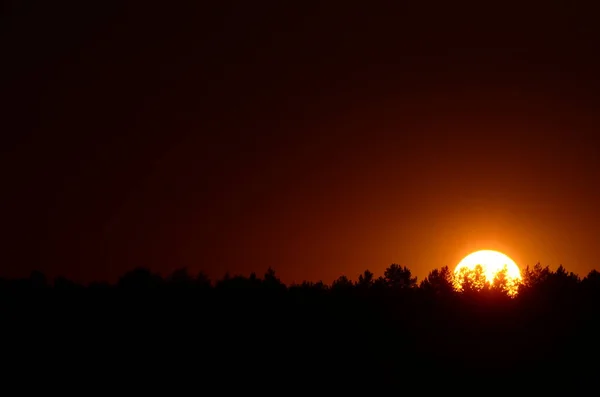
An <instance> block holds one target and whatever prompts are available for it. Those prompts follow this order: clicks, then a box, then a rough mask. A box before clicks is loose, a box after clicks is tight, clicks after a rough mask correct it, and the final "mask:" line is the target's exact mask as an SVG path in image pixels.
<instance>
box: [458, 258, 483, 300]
mask: <svg viewBox="0 0 600 397" xmlns="http://www.w3.org/2000/svg"><path fill="white" fill-rule="evenodd" d="M455 286H456V287H457V290H458V291H460V292H462V293H463V294H465V295H471V294H474V293H480V292H485V291H486V290H487V289H488V288H489V282H488V280H487V279H486V277H485V272H484V270H483V267H482V266H481V265H477V266H475V268H474V269H469V268H466V267H463V268H462V269H460V270H459V271H458V274H457V275H456V277H455Z"/></svg>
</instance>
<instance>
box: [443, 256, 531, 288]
mask: <svg viewBox="0 0 600 397" xmlns="http://www.w3.org/2000/svg"><path fill="white" fill-rule="evenodd" d="M477 266H481V270H482V273H483V276H484V278H485V280H483V281H484V282H487V283H490V284H492V283H493V282H494V278H496V276H497V275H498V274H499V273H500V272H501V271H502V270H504V269H506V275H505V276H506V282H507V288H508V290H509V293H510V294H511V295H514V294H515V293H516V284H517V283H518V282H519V281H520V280H521V271H520V269H519V266H517V264H516V263H515V262H514V261H513V260H512V259H510V258H509V257H508V256H507V255H505V254H503V253H501V252H498V251H492V250H482V251H477V252H473V253H471V254H469V255H467V256H466V257H464V258H463V260H461V261H460V263H459V264H458V265H457V266H456V268H455V269H454V275H455V277H456V278H457V281H458V282H460V278H461V277H462V276H463V275H464V274H465V272H466V271H468V272H474V271H475V270H476V268H477Z"/></svg>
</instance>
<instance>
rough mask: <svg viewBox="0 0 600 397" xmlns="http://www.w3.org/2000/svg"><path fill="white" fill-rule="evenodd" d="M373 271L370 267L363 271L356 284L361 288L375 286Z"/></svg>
mask: <svg viewBox="0 0 600 397" xmlns="http://www.w3.org/2000/svg"><path fill="white" fill-rule="evenodd" d="M373 276H374V275H373V272H371V271H369V270H368V269H367V270H365V271H364V272H363V274H361V275H359V276H358V282H357V283H356V286H357V287H358V288H361V289H368V288H370V287H371V286H373V282H374V281H373Z"/></svg>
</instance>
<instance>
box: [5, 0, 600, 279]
mask: <svg viewBox="0 0 600 397" xmlns="http://www.w3.org/2000/svg"><path fill="white" fill-rule="evenodd" d="M94 3H97V4H94ZM109 3H110V2H100V1H98V2H94V1H88V2H81V1H55V2H42V1H37V2H34V1H29V2H19V1H12V2H10V1H9V2H5V4H8V5H7V6H6V8H5V9H4V10H3V13H2V21H1V26H2V28H1V29H2V30H1V42H0V44H1V46H2V66H1V67H2V77H1V78H2V81H1V82H0V83H1V87H3V88H2V90H1V94H0V96H1V100H2V118H1V119H2V131H3V134H2V135H3V138H2V139H3V142H2V146H1V157H0V178H1V180H2V191H1V198H0V233H1V234H0V237H1V238H2V240H1V241H2V243H1V244H2V250H1V251H0V255H2V257H1V258H0V263H1V265H0V266H1V271H0V274H2V275H4V276H16V275H26V274H28V273H29V272H30V271H31V270H32V269H40V270H42V271H44V272H46V273H48V274H49V275H50V276H56V275H59V274H62V275H65V276H67V277H70V278H74V279H76V280H82V281H88V280H92V279H108V280H114V279H115V278H116V277H117V276H118V275H120V274H122V273H123V272H124V271H126V270H128V269H130V268H132V267H134V266H140V265H143V266H149V267H151V268H152V269H153V270H156V271H158V272H161V273H162V274H167V273H168V272H170V271H171V270H173V269H175V268H177V267H181V266H188V267H189V268H190V269H191V270H192V271H194V272H196V271H199V270H204V271H206V272H207V273H208V274H209V275H211V276H212V277H220V276H222V275H223V274H224V272H225V271H226V270H228V271H230V272H231V273H242V274H248V273H249V272H250V271H257V272H260V273H262V272H263V271H264V270H265V269H266V268H267V267H268V266H273V267H274V268H275V269H276V270H277V272H278V273H279V274H280V276H281V277H282V279H283V280H284V281H285V282H292V281H301V280H303V279H309V280H318V279H323V280H324V281H327V282H330V281H331V280H332V279H334V278H335V277H337V276H339V275H340V274H346V275H348V276H350V277H352V278H355V277H356V276H357V275H358V274H359V273H360V272H361V271H362V270H364V269H366V268H369V269H371V270H373V271H375V273H376V274H379V273H381V272H382V271H383V269H384V268H385V267H386V266H388V265H389V264H391V263H399V264H402V265H406V266H408V267H410V268H411V269H413V271H414V272H415V273H416V274H417V275H418V276H419V278H420V279H421V278H422V277H423V276H425V275H426V274H427V272H428V271H429V270H431V269H433V268H435V267H439V266H443V265H451V266H454V265H455V264H456V263H457V262H458V261H459V260H460V259H461V258H462V257H463V256H465V255H466V254H468V253H469V252H471V251H473V250H476V249H482V248H491V249H499V250H501V251H503V252H505V253H507V254H508V255H509V256H511V257H512V258H513V259H515V260H516V261H517V263H518V264H520V265H526V264H531V265H533V264H534V263H535V262H537V261H541V262H542V263H543V264H548V265H551V266H552V267H556V266H557V265H558V264H564V265H565V266H566V267H567V268H568V269H570V270H572V271H575V272H577V273H579V274H581V275H585V274H586V273H587V272H588V271H589V270H591V269H592V268H594V267H597V266H596V261H597V257H598V254H597V250H596V247H597V246H598V243H597V241H598V235H599V233H600V222H599V221H600V209H599V208H598V204H597V203H598V202H599V199H600V188H599V187H598V180H599V175H598V171H599V166H600V164H599V160H598V154H599V147H600V146H599V143H598V142H599V141H600V139H599V138H598V137H597V136H598V127H599V125H600V123H599V121H600V120H599V114H598V105H599V104H600V101H599V93H600V81H599V79H598V76H599V74H598V71H599V70H600V58H599V57H598V51H597V48H598V44H600V42H599V40H598V39H599V37H600V36H599V32H600V31H599V28H598V27H597V21H596V17H595V16H596V15H597V14H595V13H594V12H593V10H590V9H587V10H586V9H585V8H582V7H580V6H575V5H574V3H572V2H571V3H569V4H568V5H565V6H558V5H554V4H548V3H549V2H541V1H540V2H536V3H532V2H529V3H526V2H518V4H517V5H515V6H512V5H510V3H509V2H500V3H498V4H497V5H496V6H492V5H490V4H489V3H488V2H485V4H483V5H482V4H481V3H482V2H472V4H467V3H464V4H459V3H457V2H447V1H437V2H430V3H428V4H425V2H401V3H402V5H397V4H395V3H399V2H391V1H390V2H386V3H378V4H377V2H357V5H354V4H352V3H351V2H347V1H344V2H342V1H336V2H328V5H326V6H324V5H322V4H318V2H314V3H313V2H306V1H303V2H297V3H295V5H293V3H294V2H282V1H272V2H268V3H267V2H218V4H219V5H218V6H217V5H214V6H207V5H206V4H207V2H198V1H194V2H192V1H190V2H186V3H183V2H181V3H180V2H176V1H174V2H163V3H161V4H156V5H154V4H152V3H151V2H145V1H144V2H143V1H122V2H115V3H119V4H120V5H111V4H109ZM550 3H553V2H550Z"/></svg>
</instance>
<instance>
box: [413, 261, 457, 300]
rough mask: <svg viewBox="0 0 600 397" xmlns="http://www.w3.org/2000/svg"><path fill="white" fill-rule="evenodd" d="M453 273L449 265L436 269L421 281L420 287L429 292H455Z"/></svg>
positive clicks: (448, 293) (440, 293)
mask: <svg viewBox="0 0 600 397" xmlns="http://www.w3.org/2000/svg"><path fill="white" fill-rule="evenodd" d="M453 278H454V276H453V274H452V271H451V270H450V269H449V268H448V266H444V267H442V268H441V269H434V270H432V271H430V272H429V274H428V275H427V277H425V278H424V279H423V281H421V285H420V286H419V288H420V289H421V290H423V291H425V292H427V293H432V294H436V295H446V296H447V295H450V294H451V293H452V292H454V285H453Z"/></svg>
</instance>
